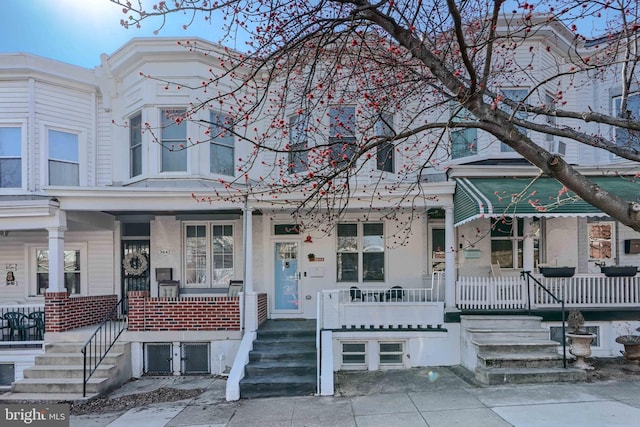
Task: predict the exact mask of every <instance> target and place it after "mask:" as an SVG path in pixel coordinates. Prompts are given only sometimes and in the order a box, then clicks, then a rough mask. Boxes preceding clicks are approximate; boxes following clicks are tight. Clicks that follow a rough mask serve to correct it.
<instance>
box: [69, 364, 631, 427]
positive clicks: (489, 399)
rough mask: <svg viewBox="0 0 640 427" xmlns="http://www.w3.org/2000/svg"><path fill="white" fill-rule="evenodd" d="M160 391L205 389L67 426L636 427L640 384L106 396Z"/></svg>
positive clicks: (139, 386)
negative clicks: (230, 398)
mask: <svg viewBox="0 0 640 427" xmlns="http://www.w3.org/2000/svg"><path fill="white" fill-rule="evenodd" d="M158 387H176V388H189V387H191V388H206V391H205V392H204V393H202V394H201V395H199V396H197V397H195V398H193V399H190V400H183V401H178V402H170V403H156V404H150V405H147V406H143V407H139V408H134V409H131V410H129V411H127V412H124V413H122V412H121V413H111V414H99V415H82V416H72V417H71V426H78V427H80V426H82V427H85V426H111V427H119V426H126V427H139V426H153V427H155V426H158V427H159V426H258V425H259V426H309V427H310V426H384V427H388V426H403V427H405V426H430V427H441V426H442V427H452V426H464V427H467V426H469V427H484V426H486V427H503V426H516V427H548V426H554V427H561V426H562V427H569V426H576V427H590V426H593V427H603V426H606V427H614V426H624V427H630V426H640V382H637V381H606V382H595V383H576V384H567V383H558V384H533V385H513V386H511V385H505V386H492V387H478V386H476V385H474V384H472V383H468V382H465V381H464V380H463V379H462V378H461V377H460V376H459V375H457V374H456V373H455V372H454V370H452V369H450V368H431V369H426V368H422V369H409V370H401V371H386V372H357V373H340V374H339V375H337V377H336V391H337V393H336V396H334V397H314V396H306V397H293V398H292V397H283V398H266V399H251V400H240V401H238V402H226V401H225V400H224V396H225V381H224V380H222V379H215V378H203V377H198V378H185V377H179V378H160V379H158V378H149V379H141V380H138V381H134V382H131V383H129V384H126V385H125V386H123V387H122V388H120V389H118V390H116V391H115V392H114V393H112V394H111V395H110V397H118V396H123V395H126V394H130V393H140V392H149V391H152V390H154V389H156V388H158Z"/></svg>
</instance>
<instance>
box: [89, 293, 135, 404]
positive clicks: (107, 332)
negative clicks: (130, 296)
mask: <svg viewBox="0 0 640 427" xmlns="http://www.w3.org/2000/svg"><path fill="white" fill-rule="evenodd" d="M123 301H124V299H122V298H121V299H120V301H118V303H117V304H116V305H115V306H114V307H113V309H112V310H111V311H110V312H109V313H108V314H107V315H106V316H105V317H104V320H103V321H102V323H100V325H99V326H98V328H97V329H96V330H95V331H94V332H93V334H92V335H91V336H90V337H89V339H88V340H87V341H86V342H85V344H84V346H83V347H82V350H81V351H82V355H83V359H84V367H83V370H82V372H83V377H84V381H83V384H82V396H83V397H86V396H87V383H88V382H89V379H90V378H91V376H92V375H93V373H94V372H95V371H96V369H98V366H100V363H102V361H103V360H104V358H105V357H106V356H107V353H109V350H111V347H113V345H114V344H115V342H116V341H117V339H118V338H119V337H120V335H121V334H122V332H123V331H124V330H125V329H126V322H122V324H120V322H118V321H117V320H119V319H120V318H121V315H122V314H123V313H124V310H123V308H124V303H123ZM114 320H116V321H114Z"/></svg>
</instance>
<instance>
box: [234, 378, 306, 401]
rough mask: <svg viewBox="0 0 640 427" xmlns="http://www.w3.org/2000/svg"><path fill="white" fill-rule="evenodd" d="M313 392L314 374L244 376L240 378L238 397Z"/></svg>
mask: <svg viewBox="0 0 640 427" xmlns="http://www.w3.org/2000/svg"><path fill="white" fill-rule="evenodd" d="M315 392H316V377H315V375H313V376H279V377H245V378H243V379H242V380H240V397H241V398H243V399H248V398H256V397H281V396H305V395H313V394H315Z"/></svg>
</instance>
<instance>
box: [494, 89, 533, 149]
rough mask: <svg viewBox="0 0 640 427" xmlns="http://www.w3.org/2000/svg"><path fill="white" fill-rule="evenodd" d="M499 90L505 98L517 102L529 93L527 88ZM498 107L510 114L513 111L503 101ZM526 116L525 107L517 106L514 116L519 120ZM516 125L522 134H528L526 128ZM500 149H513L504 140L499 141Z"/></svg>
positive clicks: (524, 118)
mask: <svg viewBox="0 0 640 427" xmlns="http://www.w3.org/2000/svg"><path fill="white" fill-rule="evenodd" d="M501 92H502V94H503V95H504V96H505V97H506V98H508V99H510V100H511V101H513V102H516V103H518V102H520V101H523V100H524V99H525V98H526V97H527V95H528V94H529V89H502V90H501ZM500 109H501V110H502V111H504V112H506V113H508V114H512V113H513V111H514V109H513V108H512V107H510V106H508V105H506V104H504V103H502V104H501V106H500ZM528 116H529V113H527V109H526V108H525V107H524V106H523V105H521V106H518V108H517V111H516V114H515V117H516V118H518V119H521V120H526V119H527V117H528ZM516 127H517V128H518V130H519V131H520V132H522V133H523V134H524V135H528V134H529V131H528V130H527V129H525V128H523V127H521V126H516ZM500 151H501V152H503V153H506V152H512V151H515V150H514V149H513V148H511V147H510V146H508V145H507V144H505V143H504V142H501V143H500Z"/></svg>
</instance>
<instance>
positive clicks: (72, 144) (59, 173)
mask: <svg viewBox="0 0 640 427" xmlns="http://www.w3.org/2000/svg"><path fill="white" fill-rule="evenodd" d="M48 137H49V185H64V186H78V185H80V161H79V154H78V149H79V146H78V134H75V133H69V132H62V131H58V130H53V129H49V132H48Z"/></svg>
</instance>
